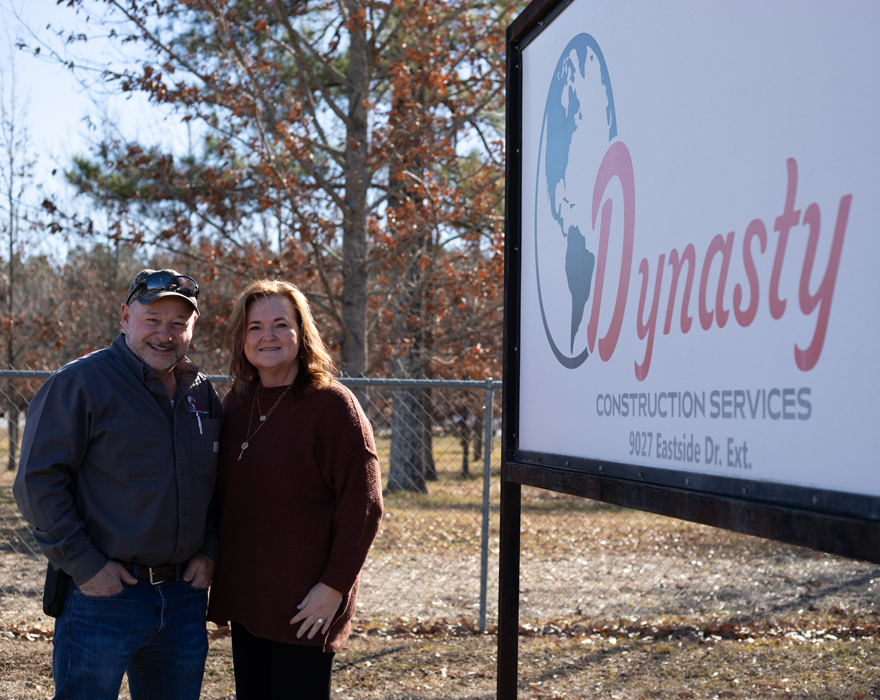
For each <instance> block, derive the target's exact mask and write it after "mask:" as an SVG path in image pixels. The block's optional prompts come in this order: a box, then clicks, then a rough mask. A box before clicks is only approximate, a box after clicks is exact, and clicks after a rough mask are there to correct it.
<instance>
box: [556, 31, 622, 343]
mask: <svg viewBox="0 0 880 700" xmlns="http://www.w3.org/2000/svg"><path fill="white" fill-rule="evenodd" d="M588 48H592V49H593V50H594V51H595V52H596V53H598V54H599V56H600V57H601V52H599V51H598V46H596V45H595V40H594V39H593V38H592V37H591V36H589V35H587V34H579V35H578V36H576V37H575V38H574V39H572V41H571V42H570V43H569V44H568V46H567V47H566V48H565V50H564V51H563V52H562V56H561V58H560V60H559V63H558V64H557V68H556V73H555V75H554V76H553V80H552V82H551V84H550V90H549V94H548V95H547V104H546V107H545V114H544V116H545V120H546V121H545V124H546V129H547V154H546V157H545V168H546V177H547V194H548V196H549V198H550V206H551V210H552V213H553V218H554V219H555V220H556V222H557V223H558V224H559V227H560V231H561V232H562V235H563V236H564V237H565V238H566V240H567V247H566V252H565V276H566V278H567V280H568V290H569V293H570V294H571V345H570V352H574V340H575V337H576V336H577V333H578V329H579V328H580V325H581V321H582V320H583V318H584V309H585V308H586V305H587V301H588V300H589V298H590V289H591V287H592V282H593V269H594V267H595V263H596V258H595V256H594V255H593V253H592V252H590V251H589V250H588V249H587V245H586V239H585V238H584V235H583V234H582V233H581V231H580V229H579V228H578V227H577V226H569V227H568V230H565V221H564V218H563V216H562V213H561V211H560V205H559V204H557V201H556V188H557V185H558V184H559V183H560V182H562V181H564V180H565V174H566V171H567V169H568V166H569V161H570V151H571V142H572V136H573V135H574V132H575V131H577V129H578V125H579V123H581V124H582V122H581V114H580V106H581V103H580V99H579V98H578V94H577V90H576V88H575V86H574V84H573V83H574V71H578V72H579V73H580V75H581V77H585V70H584V66H585V63H586V60H587V56H588ZM572 50H574V52H575V54H576V56H577V59H578V60H577V65H575V63H574V62H573V61H572V59H571V52H572ZM590 58H591V59H592V57H590ZM600 60H601V62H602V64H604V60H602V59H601V58H600ZM602 69H603V70H602V73H603V76H602V77H603V83H605V87H606V89H607V90H608V97H609V102H608V105H607V107H608V110H607V112H608V115H609V121H610V122H613V121H616V120H615V119H613V117H612V115H613V111H614V107H613V104H614V103H613V101H612V100H613V97H611V95H610V83H609V82H608V80H607V72H606V71H605V69H604V65H603V66H602ZM564 91H568V95H567V97H568V100H567V101H568V107H567V108H566V107H565V105H564V102H563V99H562V98H563V94H564ZM615 134H616V124H613V125H612V133H611V134H610V136H611V137H613V135H615ZM609 140H610V139H609Z"/></svg>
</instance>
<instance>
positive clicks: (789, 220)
mask: <svg viewBox="0 0 880 700" xmlns="http://www.w3.org/2000/svg"><path fill="white" fill-rule="evenodd" d="M786 165H788V189H787V190H786V193H785V209H784V210H783V212H782V214H780V215H779V216H778V217H776V225H775V226H774V228H773V230H774V231H779V242H778V243H777V244H776V257H775V258H774V259H773V273H772V274H771V275H770V315H771V316H773V318H775V319H780V318H782V314H784V313H785V299H780V298H779V278H780V277H781V276H782V259H783V258H784V257H785V246H786V245H787V244H788V232H789V231H790V230H791V227H792V226H797V225H798V222H799V221H800V218H801V210H800V209H798V210H797V211H795V208H794V199H795V195H796V194H797V181H798V169H797V161H796V160H795V159H794V158H789V159H788V160H787V161H786Z"/></svg>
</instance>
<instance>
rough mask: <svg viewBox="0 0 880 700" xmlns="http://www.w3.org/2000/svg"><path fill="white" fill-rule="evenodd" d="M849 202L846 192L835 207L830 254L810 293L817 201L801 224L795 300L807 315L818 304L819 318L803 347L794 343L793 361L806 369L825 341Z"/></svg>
mask: <svg viewBox="0 0 880 700" xmlns="http://www.w3.org/2000/svg"><path fill="white" fill-rule="evenodd" d="M851 204H852V195H851V194H848V195H846V196H844V197H841V198H840V206H839V207H838V209H837V224H836V225H835V227H834V238H832V239H831V254H830V255H829V257H828V267H826V268H825V274H824V276H823V277H822V283H821V284H820V285H819V289H818V291H817V292H816V294H814V295H812V294H810V277H812V275H813V263H815V262H816V248H817V246H818V245H819V226H820V224H821V214H820V212H819V205H818V204H811V205H810V206H809V207H807V211H806V213H805V214H804V225H805V226H809V227H810V237H809V239H808V240H807V253H806V255H805V256H804V267H803V269H802V270H801V283H800V290H799V295H798V296H799V299H800V305H801V311H803V312H804V314H811V313H812V312H813V310H814V309H815V308H816V306H818V305H820V304H821V306H820V307H819V317H818V319H817V320H816V330H815V331H814V333H813V340H812V342H811V343H810V346H809V347H808V348H807V349H806V350H801V349H800V348H799V347H798V346H797V345H795V346H794V361H795V363H796V364H797V366H798V368H799V369H801V370H802V371H804V372H809V371H810V370H811V369H813V367H815V366H816V363H817V362H818V361H819V355H821V354H822V346H823V345H824V344H825V331H826V330H828V317H829V315H830V314H831V299H832V298H833V297H834V285H835V283H836V282H837V269H838V267H839V266H840V253H841V251H842V250H843V238H844V236H845V235H846V224H847V221H848V220H849V208H850V205H851Z"/></svg>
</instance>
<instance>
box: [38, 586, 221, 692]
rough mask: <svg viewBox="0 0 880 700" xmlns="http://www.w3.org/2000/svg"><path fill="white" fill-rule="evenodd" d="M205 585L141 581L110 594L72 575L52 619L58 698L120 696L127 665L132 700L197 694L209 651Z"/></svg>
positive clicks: (200, 686)
mask: <svg viewBox="0 0 880 700" xmlns="http://www.w3.org/2000/svg"><path fill="white" fill-rule="evenodd" d="M207 603H208V591H207V590H206V589H200V588H194V587H193V586H190V585H189V584H188V583H184V582H183V581H166V582H164V583H160V584H158V585H156V586H153V585H152V584H150V582H149V581H145V580H139V581H138V582H137V585H135V586H124V587H123V589H122V591H120V592H119V593H117V594H115V595H111V596H97V597H92V596H87V595H85V594H84V593H82V592H81V591H80V590H79V588H77V586H76V585H75V584H74V583H73V582H71V583H70V590H69V592H68V595H67V602H66V603H65V605H64V612H62V613H61V616H60V617H59V618H58V619H57V620H56V621H55V638H54V640H53V645H54V647H55V650H54V653H53V656H52V665H53V667H54V671H55V697H56V698H59V699H61V698H64V699H65V700H68V699H69V700H86V699H88V700H104V699H105V698H106V699H107V700H110V699H111V698H112V699H113V700H115V699H116V698H117V697H118V696H119V688H120V687H121V685H122V676H123V674H124V673H125V671H126V670H127V671H128V687H129V691H130V692H131V697H132V700H154V699H156V698H161V699H162V700H198V698H199V695H200V693H201V688H202V676H203V675H204V673H205V657H206V656H207V655H208V635H207V630H206V626H205V613H206V609H207Z"/></svg>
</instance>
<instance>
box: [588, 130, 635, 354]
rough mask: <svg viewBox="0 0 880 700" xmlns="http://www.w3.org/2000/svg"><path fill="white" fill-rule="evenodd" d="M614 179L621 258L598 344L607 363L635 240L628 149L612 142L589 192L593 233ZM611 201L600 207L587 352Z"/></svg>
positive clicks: (599, 294) (622, 307)
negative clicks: (604, 330)
mask: <svg viewBox="0 0 880 700" xmlns="http://www.w3.org/2000/svg"><path fill="white" fill-rule="evenodd" d="M615 176H617V178H618V179H619V180H620V185H621V187H622V189H623V254H622V256H621V261H620V279H619V280H618V283H617V300H616V302H615V304H614V313H613V315H612V317H611V325H610V327H609V328H608V332H607V333H606V334H605V337H604V338H601V339H600V340H599V357H601V358H602V360H603V362H607V361H608V360H609V359H611V356H612V355H613V354H614V348H616V347H617V340H618V338H619V337H620V328H621V325H622V324H623V313H624V311H625V310H626V295H627V292H628V290H629V278H630V273H631V271H632V256H633V239H634V237H635V215H636V187H635V178H634V176H633V166H632V158H631V157H630V154H629V149H627V147H626V145H625V144H624V143H623V142H622V141H615V142H614V143H612V144H611V145H610V146H609V147H608V150H607V151H606V152H605V157H604V158H603V159H602V164H601V165H600V166H599V172H598V174H597V175H596V184H595V187H594V188H593V230H594V231H595V230H596V217H597V215H598V214H599V205H600V204H601V203H602V196H603V195H604V194H605V190H606V188H607V187H608V183H609V182H611V179H612V178H613V177H615ZM611 211H612V206H611V200H606V201H605V204H604V205H603V206H602V224H601V226H600V232H599V260H598V261H597V270H596V282H595V284H594V286H593V309H592V313H591V314H590V323H589V325H588V326H587V342H588V343H589V345H590V350H591V351H592V350H593V345H594V343H595V340H596V330H597V328H598V323H599V310H600V308H601V297H602V285H603V284H604V281H605V263H606V257H607V252H608V232H609V230H610V228H611Z"/></svg>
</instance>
